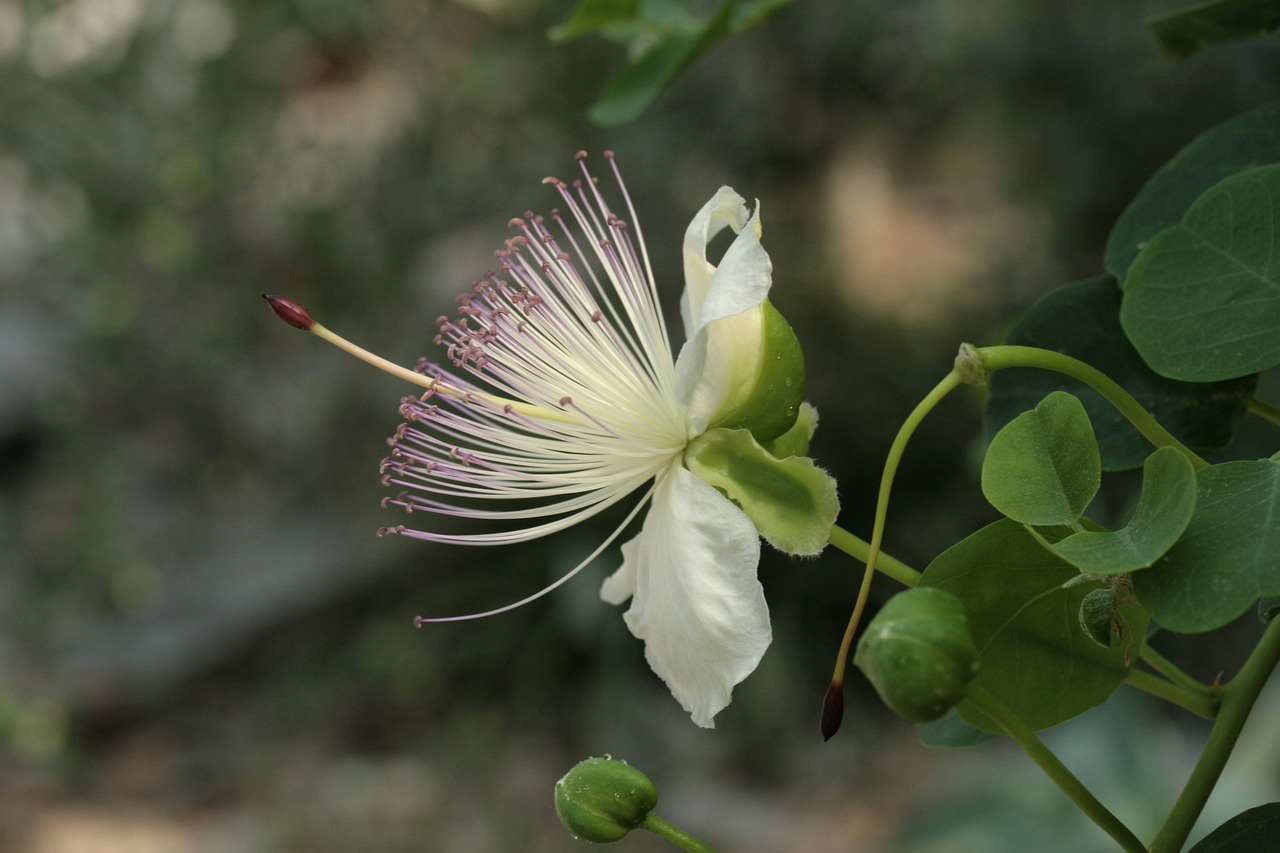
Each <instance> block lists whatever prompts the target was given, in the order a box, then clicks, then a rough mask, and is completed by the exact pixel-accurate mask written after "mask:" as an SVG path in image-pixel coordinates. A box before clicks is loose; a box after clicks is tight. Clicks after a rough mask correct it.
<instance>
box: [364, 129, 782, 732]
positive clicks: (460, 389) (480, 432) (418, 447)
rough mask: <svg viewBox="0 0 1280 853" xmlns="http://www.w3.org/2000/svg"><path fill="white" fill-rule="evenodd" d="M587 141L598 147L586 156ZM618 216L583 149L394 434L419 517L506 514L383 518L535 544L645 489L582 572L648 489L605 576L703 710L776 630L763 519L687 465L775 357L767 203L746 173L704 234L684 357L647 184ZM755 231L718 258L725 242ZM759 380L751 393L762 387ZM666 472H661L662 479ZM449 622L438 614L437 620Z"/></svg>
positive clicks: (707, 722) (483, 288)
mask: <svg viewBox="0 0 1280 853" xmlns="http://www.w3.org/2000/svg"><path fill="white" fill-rule="evenodd" d="M581 157H582V155H580V156H579V159H580V160H581ZM606 157H607V159H608V163H609V166H610V168H611V170H612V172H613V174H614V176H615V178H616V180H617V183H618V187H619V189H620V191H621V197H622V199H623V200H624V204H625V207H626V216H627V219H628V221H627V222H624V221H623V219H622V218H619V216H618V215H616V212H615V211H613V210H612V209H611V208H610V206H609V205H608V203H607V202H606V201H605V199H604V197H603V195H602V194H601V193H600V190H599V188H598V187H597V185H596V182H595V180H594V179H593V178H592V177H591V175H590V173H589V172H588V171H587V170H586V167H585V165H583V167H582V170H583V176H584V180H580V181H575V182H574V183H573V184H572V185H567V184H565V183H564V182H561V181H558V180H555V179H550V178H549V179H547V180H548V182H549V183H551V184H553V185H554V186H555V187H556V188H557V189H558V190H559V192H560V195H561V197H562V199H563V202H564V206H565V212H564V213H563V214H562V213H559V212H553V213H552V214H551V215H550V217H548V218H547V219H544V218H543V217H535V216H533V215H532V214H529V215H526V217H525V218H523V219H516V220H512V226H513V227H514V228H515V229H516V230H517V232H518V235H517V236H515V237H513V238H512V239H510V240H508V241H507V245H506V248H505V249H504V250H502V251H499V252H498V253H497V255H498V258H499V259H500V261H501V266H500V268H498V269H496V270H494V271H492V272H490V273H487V274H486V275H485V276H484V277H483V278H482V279H481V280H479V281H477V282H476V283H475V285H474V286H473V288H472V290H471V292H469V293H467V294H465V295H464V296H463V297H460V300H459V301H460V303H461V305H460V308H459V309H458V316H457V317H456V318H454V319H450V318H445V317H441V318H440V319H439V321H438V323H439V327H440V334H439V336H438V337H437V339H436V340H437V341H438V342H439V343H442V344H444V345H446V346H447V348H448V357H449V361H450V362H451V366H450V367H447V368H446V367H440V366H436V365H433V364H426V363H423V364H420V365H419V368H418V369H419V372H420V373H422V374H423V375H424V377H425V378H426V381H427V383H428V384H429V385H430V387H429V390H428V391H427V393H426V394H424V395H423V396H422V397H421V398H406V400H405V401H404V403H403V406H402V408H401V412H402V414H403V415H404V416H405V418H406V419H407V420H408V423H406V424H404V425H402V426H401V427H400V429H399V430H398V431H397V433H396V435H395V436H394V437H393V439H391V443H392V446H393V450H392V452H391V455H390V457H388V458H387V459H386V460H385V461H384V463H383V470H384V481H385V482H386V483H387V484H389V485H396V486H399V487H401V488H403V489H404V491H402V492H400V494H399V495H398V496H396V497H394V498H389V499H388V500H387V503H390V504H394V505H398V506H401V507H403V508H404V509H405V510H407V511H409V512H412V513H414V514H417V513H420V512H425V513H428V514H439V515H450V516H461V517H465V518H470V519H482V520H485V521H491V522H497V523H501V524H502V529H500V530H496V531H489V532H484V533H447V532H440V531H438V530H435V531H433V530H419V529H413V528H411V527H409V526H406V525H401V526H398V527H395V528H389V529H384V531H382V532H390V533H399V534H403V535H406V536H415V537H419V538H423V539H429V540H432V541H436V542H452V543H461V544H477V545H480V544H500V543H515V542H523V541H527V540H530V539H533V538H536V537H540V536H544V535H547V534H549V533H553V532H555V531H558V530H563V529H565V528H567V527H569V526H571V525H573V524H576V523H578V522H580V521H582V520H584V519H586V518H589V517H590V516H593V515H595V514H596V513H598V512H601V511H602V510H605V509H607V508H608V507H610V506H613V505H614V504H616V503H618V502H619V501H621V500H623V499H625V498H627V497H628V496H630V495H633V494H635V493H637V491H639V490H641V489H644V491H643V497H642V498H641V500H640V502H639V503H638V504H637V505H636V506H635V508H634V509H633V510H632V511H631V513H630V514H629V515H628V516H627V518H626V519H625V520H624V521H623V523H622V524H621V525H620V526H619V527H618V528H617V529H616V530H615V531H614V532H613V534H611V535H610V536H609V537H608V538H607V539H606V540H605V541H604V542H603V543H601V545H600V546H599V548H597V549H596V550H595V552H593V553H592V555H591V556H590V557H589V558H588V559H587V560H585V561H584V562H583V563H582V564H581V565H579V566H578V567H577V568H575V569H574V570H573V571H571V572H569V573H568V574H566V575H565V576H564V577H563V578H561V579H560V580H559V581H557V582H556V583H555V584H552V585H551V586H550V587H548V588H547V589H545V590H542V591H540V592H539V593H537V594H536V595H534V596H531V597H530V598H528V599H525V600H524V601H521V602H516V603H515V604H512V605H509V606H508V607H504V608H501V609H499V610H496V611H489V612H488V613H484V614H472V615H471V616H469V617H453V618H474V617H477V616H484V615H490V614H492V613H497V612H502V611H504V610H508V609H511V608H512V607H517V606H519V605H521V604H524V603H526V602H527V601H529V600H532V599H533V598H536V597H537V596H540V595H542V594H545V593H546V592H547V591H549V590H550V589H554V588H555V587H557V586H559V585H560V584H561V583H564V582H565V581H566V580H568V579H569V578H570V577H572V576H573V575H575V574H576V573H577V572H578V571H580V570H581V569H582V568H583V567H584V566H585V565H586V564H587V563H589V562H590V561H591V560H592V559H594V558H595V557H596V556H597V555H598V554H600V553H601V552H602V551H603V550H604V549H605V548H607V547H608V546H609V545H610V544H611V543H612V542H613V540H614V539H616V538H617V536H618V535H619V534H620V533H621V532H622V530H623V529H624V528H625V527H626V526H627V524H628V523H629V522H630V521H631V520H632V519H633V518H635V516H636V515H637V514H638V513H639V512H640V510H641V509H642V508H643V507H644V506H646V505H647V506H648V507H649V511H648V514H647V516H646V517H645V519H644V523H643V525H642V528H641V531H640V533H639V534H638V535H636V536H635V537H634V538H633V539H631V540H630V541H629V542H626V543H625V544H624V545H623V546H622V555H623V564H622V567H621V568H620V569H618V570H617V571H616V572H615V573H614V574H613V575H612V576H611V577H610V578H608V580H606V581H605V583H604V586H603V589H602V590H601V595H602V597H603V598H604V599H605V600H606V601H608V602H610V603H614V604H621V603H623V602H625V601H626V600H627V599H630V601H631V604H630V607H629V609H628V610H627V611H626V613H625V615H624V618H625V620H626V623H627V626H628V627H629V628H630V629H631V631H632V633H633V634H635V635H636V636H637V637H639V638H640V639H642V640H644V642H645V656H646V658H647V660H648V662H649V664H650V666H651V667H652V668H653V669H654V671H655V672H656V673H657V674H658V675H659V676H661V677H662V679H663V680H664V681H665V682H666V683H667V685H668V686H669V687H670V689H671V692H672V693H673V694H674V696H675V697H676V699H677V700H678V701H679V702H680V704H681V705H682V706H683V707H684V709H685V710H686V711H688V712H689V713H690V714H691V715H692V717H693V720H694V722H695V723H697V724H698V725H700V726H707V727H710V726H712V725H713V723H712V718H713V717H714V716H715V715H716V714H717V713H718V712H719V711H720V710H721V709H723V708H724V707H725V706H726V705H728V704H729V701H730V694H731V692H732V689H733V687H734V685H736V684H737V683H738V682H740V681H741V680H742V679H744V678H745V677H746V676H747V675H749V674H750V673H751V672H752V670H754V669H755V667H756V665H757V664H758V663H759V661H760V658H761V657H762V656H763V654H764V652H765V649H766V648H767V647H768V645H769V642H770V637H771V635H770V627H769V614H768V609H767V607H766V605H765V599H764V593H763V590H762V588H761V585H760V582H759V581H758V580H757V578H756V568H757V564H758V562H759V557H760V534H759V533H758V532H757V529H756V526H755V525H754V524H753V523H752V521H751V519H749V518H748V517H747V515H746V514H745V513H744V512H743V511H742V510H741V509H739V507H738V506H737V505H735V504H734V503H733V502H732V501H730V500H729V499H728V498H726V497H725V496H724V495H723V494H722V493H721V492H720V491H719V490H717V489H716V488H714V487H712V486H710V485H708V484H707V483H705V482H703V481H702V480H700V479H698V477H696V476H695V475H694V474H692V473H690V471H689V470H688V469H687V468H686V467H685V466H684V464H683V461H682V458H683V454H684V450H685V447H686V446H687V445H688V443H689V442H690V441H691V440H692V439H694V438H697V437H698V436H699V435H700V434H702V433H703V432H704V431H706V430H707V429H708V428H711V427H715V426H717V425H721V424H722V422H723V416H724V415H725V413H727V412H730V411H733V410H734V409H735V407H740V406H741V405H742V403H743V399H742V397H743V395H744V394H746V393H748V392H749V391H750V388H751V381H752V379H753V377H755V376H756V375H757V374H758V373H759V372H760V369H761V363H762V359H764V358H765V356H766V355H767V354H766V353H764V352H762V346H761V328H762V326H761V324H762V323H763V322H764V320H763V319H762V317H763V310H762V306H763V304H764V301H765V298H766V297H767V295H768V292H769V287H770V281H771V266H770V262H769V257H768V255H767V254H766V253H765V251H764V249H763V248H762V247H761V245H760V234H761V229H760V219H759V209H758V207H757V209H756V211H755V212H754V213H752V212H749V211H748V209H747V206H746V204H745V203H744V201H743V199H742V198H741V197H740V196H739V195H738V194H737V193H735V192H734V191H733V190H731V189H729V188H728V187H724V188H722V189H720V190H719V191H718V192H717V193H716V194H715V196H713V197H712V199H711V200H710V201H709V202H707V204H706V206H704V207H703V208H702V210H700V211H699V212H698V214H697V215H696V216H695V217H694V219H693V222H692V223H691V224H690V225H689V228H688V231H687V232H686V234H685V243H684V267H685V279H686V287H685V292H684V297H683V299H682V301H681V314H682V317H683V321H684V327H685V335H686V340H687V342H686V343H685V344H684V346H683V347H682V349H681V350H680V354H679V357H678V358H674V357H673V350H672V346H671V342H670V339H669V337H668V334H667V330H666V328H665V325H664V322H663V319H662V312H661V310H660V309H659V304H658V297H657V290H656V287H655V284H654V281H653V275H652V271H651V268H650V264H649V257H648V253H647V251H646V249H645V246H644V241H643V238H642V236H641V234H640V230H639V226H638V224H637V223H636V222H635V213H634V210H632V208H631V202H630V198H629V197H628V196H627V194H626V189H625V187H624V186H623V184H622V180H621V177H620V176H619V175H618V170H617V167H616V165H615V164H614V162H613V158H612V156H611V155H608V154H606ZM725 228H730V229H732V230H733V231H734V232H735V234H736V237H735V238H734V240H733V242H732V243H731V245H730V246H729V248H728V249H727V251H726V252H725V254H724V257H723V259H722V260H721V262H720V264H719V265H718V266H715V265H712V264H711V263H710V262H708V260H707V257H706V253H707V245H708V243H709V242H710V241H711V240H712V239H713V238H714V237H715V236H716V235H717V234H719V233H720V232H721V231H723V230H724V229H725ZM744 389H745V390H744ZM646 487H647V488H646ZM425 621H433V620H425Z"/></svg>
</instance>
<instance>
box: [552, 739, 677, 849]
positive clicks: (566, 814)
mask: <svg viewBox="0 0 1280 853" xmlns="http://www.w3.org/2000/svg"><path fill="white" fill-rule="evenodd" d="M657 804H658V791H657V789H656V788H654V787H653V783H652V782H650V781H649V777H648V776H646V775H644V774H643V773H641V772H640V771H639V770H637V769H636V768H634V767H632V766H631V765H629V764H627V762H625V761H615V760H614V759H612V758H608V757H605V758H588V759H587V760H586V761H580V762H578V764H576V765H575V766H574V768H573V769H572V770H570V771H569V772H568V773H566V774H565V775H564V778H563V779H561V780H560V781H559V782H557V783H556V814H558V815H559V816H560V822H561V823H563V824H564V825H565V828H566V829H568V830H569V832H571V833H573V836H574V837H575V838H580V839H582V840H584V841H598V842H608V841H617V840H618V839H619V838H622V837H623V836H624V835H626V834H627V833H628V832H630V831H631V830H633V829H638V828H639V827H640V826H641V825H643V824H644V822H645V818H646V817H648V816H649V812H651V811H653V808H654V806H656V805H657Z"/></svg>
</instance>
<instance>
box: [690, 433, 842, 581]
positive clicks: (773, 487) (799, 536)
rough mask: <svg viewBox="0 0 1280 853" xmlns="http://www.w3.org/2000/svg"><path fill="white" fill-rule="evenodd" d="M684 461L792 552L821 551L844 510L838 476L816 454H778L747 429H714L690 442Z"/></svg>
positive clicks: (764, 533) (771, 539)
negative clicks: (815, 460)
mask: <svg viewBox="0 0 1280 853" xmlns="http://www.w3.org/2000/svg"><path fill="white" fill-rule="evenodd" d="M684 462H685V466H686V467H688V469H689V470H690V471H692V472H693V473H694V474H695V475H696V476H697V477H698V479H700V480H702V481H703V482H705V483H710V484H711V485H713V486H715V487H716V488H717V489H720V490H721V491H722V492H724V493H725V494H726V495H727V496H728V497H729V499H730V500H732V501H733V502H734V503H736V504H737V505H738V506H740V507H742V511H743V512H745V513H746V514H747V516H748V517H749V518H750V519H751V521H752V523H754V524H755V526H756V529H757V530H759V531H760V535H761V536H763V537H764V538H765V540H766V541H767V542H768V543H769V544H770V545H772V546H773V547H775V548H777V549H778V550H779V551H784V552H786V553H788V554H795V555H800V556H812V555H814V554H818V553H821V551H822V550H823V548H825V547H826V546H827V539H828V538H829V537H830V535H831V525H833V524H835V521H836V515H837V514H839V512H840V501H839V499H838V498H837V497H836V481H835V480H834V479H832V477H831V475H830V474H828V473H827V472H826V471H823V470H822V469H821V468H819V467H818V466H816V465H814V464H813V460H812V459H806V458H804V457H802V456H788V457H787V458H786V459H777V458H775V457H774V456H773V455H772V454H770V453H769V452H768V451H767V450H765V449H764V448H763V447H761V446H760V445H759V443H758V442H756V440H755V438H753V437H752V435H751V432H750V431H749V430H745V429H710V430H707V431H706V432H704V433H703V434H702V435H700V436H698V437H697V438H695V439H694V440H693V441H691V442H689V446H688V447H687V448H685V452H684Z"/></svg>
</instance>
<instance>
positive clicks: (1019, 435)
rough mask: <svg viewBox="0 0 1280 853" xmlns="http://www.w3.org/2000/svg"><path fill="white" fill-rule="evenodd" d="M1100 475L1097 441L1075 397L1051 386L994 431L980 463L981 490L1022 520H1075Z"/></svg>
mask: <svg viewBox="0 0 1280 853" xmlns="http://www.w3.org/2000/svg"><path fill="white" fill-rule="evenodd" d="M1101 479H1102V462H1101V459H1100V457H1099V456H1098V443H1097V441H1095V440H1094V437H1093V428H1092V427H1091V426H1090V425H1089V416H1088V415H1087V414H1085V411H1084V406H1083V405H1082V404H1081V403H1080V401H1079V400H1078V399H1076V398H1075V397H1073V396H1072V395H1070V394H1067V393H1064V392H1062V391H1054V392H1053V393H1052V394H1050V395H1049V396H1048V397H1045V398H1044V399H1043V400H1041V401H1040V404H1039V405H1037V406H1036V407H1035V409H1033V410H1032V411H1030V412H1023V413H1022V414H1021V415H1018V417H1016V418H1014V419H1013V420H1012V421H1010V422H1009V423H1008V424H1007V425H1005V427H1004V429H1002V430H1000V432H998V433H996V436H995V438H993V439H992V440H991V446H990V447H989V448H987V457H986V459H985V460H984V461H983V463H982V493H983V494H984V495H986V497H987V500H988V501H990V502H991V505H992V506H994V507H995V508H996V509H998V510H1000V511H1001V512H1002V513H1004V514H1005V515H1007V516H1009V518H1012V519H1014V520H1015V521H1021V522H1023V523H1025V524H1034V525H1038V526H1041V525H1051V524H1074V523H1075V521H1076V519H1078V518H1079V517H1080V515H1081V514H1082V513H1083V512H1084V508H1085V507H1087V506H1088V505H1089V501H1091V500H1093V495H1094V493H1095V492H1097V491H1098V484H1099V483H1100V482H1101Z"/></svg>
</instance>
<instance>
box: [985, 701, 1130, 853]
mask: <svg viewBox="0 0 1280 853" xmlns="http://www.w3.org/2000/svg"><path fill="white" fill-rule="evenodd" d="M965 700H966V701H968V702H969V703H970V704H972V705H973V706H974V707H976V708H977V709H978V710H979V711H981V712H982V713H983V714H986V715H987V717H988V718H989V719H990V720H991V722H993V723H995V724H996V725H997V726H999V727H1000V728H1002V729H1004V731H1005V732H1006V733H1007V734H1008V735H1009V737H1011V738H1013V739H1014V740H1015V741H1016V742H1017V744H1018V746H1020V747H1022V748H1023V750H1025V751H1026V753H1027V755H1029V756H1031V760H1032V761H1034V762H1035V763H1036V764H1038V765H1040V769H1041V770H1043V771H1044V772H1045V774H1046V775H1047V776H1048V777H1049V778H1050V779H1051V780H1053V783H1054V784H1055V785H1057V786H1058V787H1059V788H1061V789H1062V792H1063V793H1065V794H1066V795H1067V796H1068V797H1069V798H1070V799H1071V802H1073V803H1075V804H1076V807H1077V808H1079V809H1080V811H1082V812H1084V813H1085V816H1087V817H1088V818H1089V819H1090V820H1092V821H1093V822H1094V823H1096V824H1097V825H1098V827H1099V828H1101V829H1102V831H1103V832H1105V833H1106V834H1107V835H1110V836H1111V837H1112V838H1113V839H1114V840H1115V841H1116V843H1117V844H1119V845H1120V849H1122V850H1124V851H1126V853H1146V851H1147V848H1146V847H1145V846H1144V845H1143V843H1142V842H1141V841H1139V840H1138V836H1136V835H1134V834H1133V832H1132V831H1131V830H1130V829H1129V827H1127V826H1125V825H1124V824H1123V823H1122V822H1121V821H1120V819H1119V818H1118V817H1116V816H1115V815H1113V814H1112V813H1111V810H1110V809H1108V808H1107V807H1106V806H1104V805H1103V804H1102V803H1100V802H1098V798H1097V797H1095V796H1094V795H1093V794H1092V793H1090V792H1089V789H1088V788H1086V787H1085V786H1084V783H1082V782H1081V781H1080V780H1079V779H1077V778H1076V776H1075V774H1074V773H1072V772H1071V771H1070V770H1068V769H1067V766H1066V765H1065V764H1063V763H1062V761H1061V760H1060V759H1059V758H1058V756H1056V755H1054V754H1053V752H1052V751H1051V750H1050V749H1049V747H1047V746H1045V744H1044V741H1042V740H1040V738H1039V737H1037V736H1036V733H1035V732H1034V731H1032V730H1031V728H1030V727H1029V726H1028V725H1027V724H1026V723H1024V722H1023V721H1022V719H1021V718H1020V717H1019V716H1018V715H1017V714H1015V713H1013V711H1011V710H1010V709H1009V708H1008V707H1006V706H1005V705H1004V703H1002V702H1001V701H1000V700H999V699H997V698H996V697H994V696H992V695H991V694H990V693H988V692H987V691H985V690H983V689H982V688H981V687H974V686H973V685H969V689H968V690H967V691H966V692H965Z"/></svg>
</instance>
